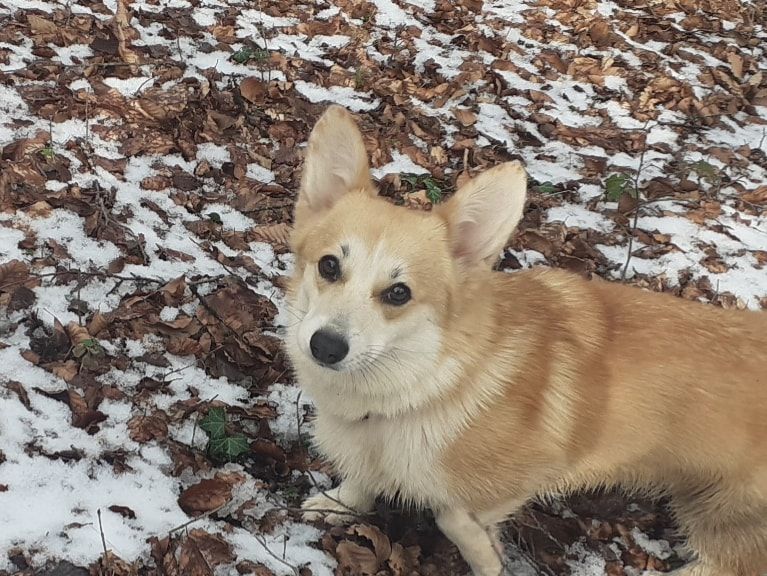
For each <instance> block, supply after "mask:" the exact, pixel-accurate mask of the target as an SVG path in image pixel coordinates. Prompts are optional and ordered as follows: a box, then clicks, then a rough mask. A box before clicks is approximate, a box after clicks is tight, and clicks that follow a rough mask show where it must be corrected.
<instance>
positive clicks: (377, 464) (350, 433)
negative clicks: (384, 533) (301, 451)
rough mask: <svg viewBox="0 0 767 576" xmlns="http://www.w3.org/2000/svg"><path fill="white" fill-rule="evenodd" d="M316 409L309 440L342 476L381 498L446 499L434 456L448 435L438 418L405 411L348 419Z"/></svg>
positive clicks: (425, 501) (429, 502)
mask: <svg viewBox="0 0 767 576" xmlns="http://www.w3.org/2000/svg"><path fill="white" fill-rule="evenodd" d="M318 408H319V412H318V417H317V420H316V422H315V431H314V437H315V442H316V443H317V446H318V448H319V449H320V450H321V452H322V453H323V454H324V455H325V456H326V457H327V458H328V459H329V460H330V461H331V462H332V463H333V464H334V465H335V466H336V468H337V469H338V471H339V472H340V473H341V475H342V476H343V477H344V478H349V479H353V480H355V481H357V482H358V483H359V484H361V485H363V486H366V487H367V488H368V489H369V490H371V491H372V492H375V493H376V494H378V495H384V496H386V497H394V496H399V498H401V499H402V500H403V501H404V502H407V503H412V504H415V505H416V506H428V507H433V506H435V505H438V504H441V503H443V502H445V501H446V500H447V497H448V487H447V482H446V479H445V475H444V472H443V470H442V468H441V465H440V456H441V455H442V451H443V450H444V446H445V444H446V441H447V440H448V438H449V437H451V436H452V434H450V430H448V429H447V427H446V426H445V424H447V422H445V421H444V420H443V421H442V422H441V424H442V425H439V426H435V421H437V422H439V420H436V419H435V418H434V415H425V414H422V413H418V412H416V413H411V414H408V415H405V416H400V417H397V418H384V417H381V416H370V417H368V418H366V419H364V420H361V421H349V420H345V419H341V418H338V417H336V416H335V415H333V414H323V412H322V409H321V407H318Z"/></svg>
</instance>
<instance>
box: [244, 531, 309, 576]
mask: <svg viewBox="0 0 767 576" xmlns="http://www.w3.org/2000/svg"><path fill="white" fill-rule="evenodd" d="M250 533H251V534H252V535H253V538H255V539H256V541H257V542H258V543H259V544H261V546H263V547H264V550H266V553H267V554H269V556H271V557H272V558H274V559H275V560H277V561H278V562H279V563H280V564H283V565H284V566H287V567H288V568H290V569H291V570H292V571H293V573H294V574H295V575H296V576H301V571H300V570H299V569H298V566H294V565H293V564H291V563H290V562H288V561H287V560H285V559H284V558H280V557H279V556H278V555H277V554H275V553H274V552H272V551H271V549H270V548H269V546H267V545H266V540H265V539H264V537H263V536H261V535H260V534H258V533H256V532H254V531H250Z"/></svg>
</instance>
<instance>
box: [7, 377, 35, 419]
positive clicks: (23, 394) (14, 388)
mask: <svg viewBox="0 0 767 576" xmlns="http://www.w3.org/2000/svg"><path fill="white" fill-rule="evenodd" d="M5 387H6V388H7V389H8V390H10V391H11V392H13V393H14V394H16V396H18V398H19V402H21V403H22V404H23V405H24V408H26V409H27V410H29V411H30V412H31V411H32V405H31V404H30V402H29V395H28V394H27V391H26V389H25V388H24V386H23V385H22V384H21V382H16V380H9V381H8V382H6V383H5Z"/></svg>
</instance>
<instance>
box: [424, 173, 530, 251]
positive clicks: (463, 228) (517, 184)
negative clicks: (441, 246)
mask: <svg viewBox="0 0 767 576" xmlns="http://www.w3.org/2000/svg"><path fill="white" fill-rule="evenodd" d="M526 196H527V174H526V172H525V169H524V167H523V166H522V164H520V163H519V162H506V163H505V164H501V165H499V166H495V167H494V168H491V169H490V170H487V171H485V172H483V173H482V174H480V175H479V176H477V177H475V178H472V179H471V180H469V181H468V182H467V183H466V184H464V185H463V186H462V187H461V188H460V190H458V192H456V193H455V195H454V196H453V197H452V198H450V199H449V200H448V201H447V202H445V204H443V205H441V206H439V205H438V206H437V207H436V210H437V213H438V214H440V215H441V216H442V217H443V218H444V219H445V220H446V221H447V224H448V230H449V234H450V242H451V245H452V250H453V256H454V257H455V258H457V259H458V260H460V261H461V262H462V263H463V264H464V265H467V266H476V265H487V266H492V265H493V264H494V263H495V261H496V260H497V259H498V256H499V255H500V253H501V250H503V247H504V245H505V244H506V242H507V241H508V239H509V237H510V236H511V234H512V232H514V229H515V228H516V227H517V224H519V221H520V220H521V219H522V211H523V209H524V207H525V198H526Z"/></svg>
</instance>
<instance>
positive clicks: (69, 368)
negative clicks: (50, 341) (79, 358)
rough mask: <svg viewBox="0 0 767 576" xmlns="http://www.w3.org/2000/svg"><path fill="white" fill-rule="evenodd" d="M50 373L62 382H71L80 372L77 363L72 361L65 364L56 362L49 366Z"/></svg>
mask: <svg viewBox="0 0 767 576" xmlns="http://www.w3.org/2000/svg"><path fill="white" fill-rule="evenodd" d="M50 370H51V372H53V373H54V374H55V375H56V376H58V377H59V378H61V379H62V380H64V382H67V383H69V382H72V380H74V379H75V376H77V373H78V372H79V371H80V368H79V366H78V365H77V362H75V361H74V360H67V361H66V362H57V363H55V364H53V365H51V366H50Z"/></svg>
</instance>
